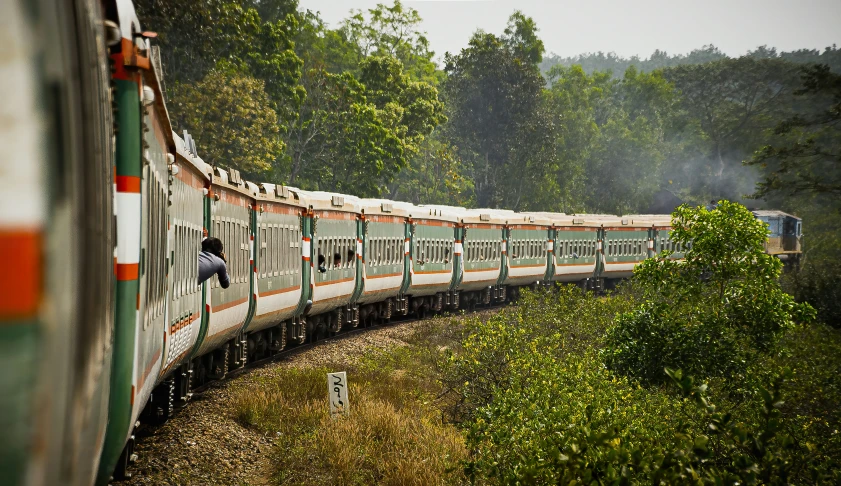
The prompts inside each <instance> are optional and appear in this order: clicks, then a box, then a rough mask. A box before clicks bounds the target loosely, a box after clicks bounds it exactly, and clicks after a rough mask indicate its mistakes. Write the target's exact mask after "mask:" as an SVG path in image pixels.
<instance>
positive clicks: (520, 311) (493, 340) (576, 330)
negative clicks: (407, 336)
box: [441, 285, 633, 423]
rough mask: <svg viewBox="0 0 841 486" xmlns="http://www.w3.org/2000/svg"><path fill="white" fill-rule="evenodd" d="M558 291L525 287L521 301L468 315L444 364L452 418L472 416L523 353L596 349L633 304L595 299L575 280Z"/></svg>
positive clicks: (506, 381)
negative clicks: (499, 309)
mask: <svg viewBox="0 0 841 486" xmlns="http://www.w3.org/2000/svg"><path fill="white" fill-rule="evenodd" d="M556 290H557V291H547V290H542V291H538V292H528V291H525V292H523V293H522V294H521V296H520V299H519V301H518V304H517V305H516V306H512V307H508V308H506V309H505V310H504V311H502V312H500V313H497V314H494V315H491V316H485V315H482V316H471V317H468V318H466V319H465V320H464V324H463V325H464V331H463V332H464V338H463V339H462V342H461V345H460V347H459V349H457V350H456V352H455V353H453V352H450V353H449V358H448V360H447V361H446V362H445V363H443V364H442V369H441V381H442V382H443V384H444V388H445V390H446V393H445V394H444V402H445V409H446V412H447V415H448V418H449V420H451V421H453V422H457V423H460V422H464V421H469V420H470V419H472V418H473V416H474V414H475V413H476V410H478V409H479V408H480V407H482V406H484V405H486V404H488V403H489V402H490V401H491V400H492V399H493V398H494V396H495V394H496V392H497V390H499V389H506V388H507V387H509V386H510V383H511V380H512V379H513V377H515V376H516V375H518V374H520V373H521V372H522V371H523V369H522V368H521V364H520V362H519V361H518V360H519V359H520V356H521V355H522V354H524V353H525V354H528V355H531V354H545V355H547V356H548V357H550V358H552V359H563V358H564V357H565V356H567V355H571V354H581V353H583V352H585V351H587V350H597V349H599V348H601V346H602V340H603V336H604V332H605V329H607V327H608V326H609V325H610V323H611V322H612V320H613V318H614V317H615V316H616V315H618V314H619V313H621V312H624V311H627V310H628V309H630V307H631V305H632V302H633V300H632V299H631V298H630V297H626V296H624V295H614V296H613V297H610V298H606V299H596V298H594V297H593V296H592V294H589V293H583V292H582V291H581V289H579V288H578V287H575V286H573V285H564V286H561V287H559V288H557V289H556Z"/></svg>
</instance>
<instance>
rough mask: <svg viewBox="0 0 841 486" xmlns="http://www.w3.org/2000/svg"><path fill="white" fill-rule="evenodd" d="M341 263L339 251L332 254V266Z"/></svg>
mask: <svg viewBox="0 0 841 486" xmlns="http://www.w3.org/2000/svg"><path fill="white" fill-rule="evenodd" d="M341 263H342V255H341V254H340V253H334V254H333V266H338V265H339V264H341Z"/></svg>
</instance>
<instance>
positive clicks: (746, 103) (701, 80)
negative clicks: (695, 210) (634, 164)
mask: <svg viewBox="0 0 841 486" xmlns="http://www.w3.org/2000/svg"><path fill="white" fill-rule="evenodd" d="M663 76H664V77H665V78H666V79H667V80H669V81H670V82H672V83H673V84H674V86H675V88H676V89H677V90H678V92H679V93H680V97H679V108H680V111H681V115H682V116H681V117H680V118H679V119H678V120H676V122H675V123H676V128H679V129H680V131H681V133H689V134H694V136H693V137H692V139H690V140H687V144H686V145H687V146H685V147H684V148H683V150H682V153H680V154H679V155H677V156H676V157H675V159H674V160H673V161H672V164H670V165H671V167H670V169H671V171H670V172H671V174H670V179H672V180H677V181H678V182H677V183H678V184H680V188H681V189H683V194H682V195H683V196H684V197H687V196H688V199H690V200H691V201H693V202H694V203H696V204H697V203H701V202H704V203H705V202H707V201H709V200H710V198H708V197H706V196H708V195H711V196H713V197H714V198H715V199H719V198H728V199H734V200H737V199H739V198H740V197H741V196H742V195H743V194H745V193H747V192H749V191H750V189H751V186H752V185H753V183H754V181H755V180H756V178H757V176H758V174H757V172H756V171H755V170H753V169H752V168H746V167H744V166H743V165H742V160H743V159H744V158H745V157H746V156H748V155H749V154H750V153H752V152H753V151H754V150H755V149H756V148H757V147H759V146H760V145H761V144H762V143H763V142H764V140H765V137H766V130H768V129H769V128H771V127H772V126H773V125H774V124H775V122H774V120H777V119H779V118H780V117H782V116H784V114H785V113H787V110H789V109H790V103H791V94H792V92H793V91H794V90H795V89H796V87H797V84H798V79H797V67H796V66H795V65H793V64H791V63H787V62H785V61H782V60H779V59H756V58H754V57H750V56H743V57H740V58H735V59H723V60H720V61H715V62H710V63H706V64H697V65H683V66H678V67H674V68H671V69H668V70H665V71H664V72H663ZM683 136H685V135H682V137H683ZM687 162H688V163H687ZM681 165H683V167H681ZM701 194H703V196H705V197H704V199H703V200H699V199H698V198H692V196H693V195H701Z"/></svg>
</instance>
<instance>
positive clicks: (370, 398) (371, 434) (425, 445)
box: [232, 317, 466, 485]
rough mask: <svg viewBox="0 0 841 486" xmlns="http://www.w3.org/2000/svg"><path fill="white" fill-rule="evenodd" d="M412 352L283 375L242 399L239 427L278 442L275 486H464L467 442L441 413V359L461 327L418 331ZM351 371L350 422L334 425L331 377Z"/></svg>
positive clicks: (404, 348)
mask: <svg viewBox="0 0 841 486" xmlns="http://www.w3.org/2000/svg"><path fill="white" fill-rule="evenodd" d="M412 326H413V328H415V330H414V332H412V333H410V335H409V336H408V337H407V338H404V343H405V345H399V346H391V347H389V348H387V349H386V350H384V351H370V350H368V351H367V352H366V353H365V354H364V355H363V356H362V357H361V358H354V359H350V360H347V361H346V360H341V359H339V360H337V362H335V363H332V364H330V363H319V364H317V365H316V366H306V367H279V368H277V369H276V370H273V372H272V373H271V374H269V375H268V376H265V377H261V379H259V380H252V381H251V382H250V383H248V385H247V388H248V389H246V390H241V391H240V392H238V393H235V396H237V397H238V398H236V399H235V401H234V403H233V404H232V413H233V414H234V417H235V419H236V420H237V421H239V422H240V423H242V424H243V425H245V426H247V427H250V428H254V429H256V430H258V431H259V432H261V433H264V434H267V435H270V436H272V437H275V447H274V450H273V451H272V452H271V455H272V461H273V465H274V475H275V476H274V478H273V479H272V482H273V483H275V484H325V485H326V484H331V485H332V484H360V485H362V484H395V485H397V484H401V485H402V484H407V485H409V484H419V485H420V484H445V483H458V482H461V479H462V476H460V474H461V466H460V461H462V460H464V459H466V449H465V445H464V438H463V436H462V434H461V432H460V431H459V430H458V429H457V428H455V427H454V426H452V425H447V424H445V423H443V421H442V413H441V411H440V410H439V409H438V408H437V406H436V403H437V402H436V397H437V396H439V395H440V393H441V385H440V383H439V382H438V380H437V376H438V374H437V367H438V364H439V362H440V357H441V356H442V354H443V353H444V352H445V350H446V349H447V347H449V346H450V345H452V344H453V343H454V342H457V340H458V336H457V334H456V332H457V330H458V329H459V327H460V326H459V324H458V318H456V317H453V318H449V317H448V318H439V319H433V320H430V321H425V322H422V323H416V324H412ZM333 371H346V372H347V376H348V382H349V384H350V388H349V401H350V413H349V414H348V415H347V416H343V417H338V418H332V417H330V415H329V411H328V408H327V405H328V404H327V384H326V374H327V373H328V372H333Z"/></svg>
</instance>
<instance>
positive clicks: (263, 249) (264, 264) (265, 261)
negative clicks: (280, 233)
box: [257, 224, 272, 278]
mask: <svg viewBox="0 0 841 486" xmlns="http://www.w3.org/2000/svg"><path fill="white" fill-rule="evenodd" d="M270 234H271V228H266V225H265V224H263V227H262V228H260V258H258V259H257V262H258V265H259V266H260V278H266V274H267V273H271V271H272V269H271V268H269V261H270V260H269V255H271V251H272V249H271V243H270V240H269V235H270Z"/></svg>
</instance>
